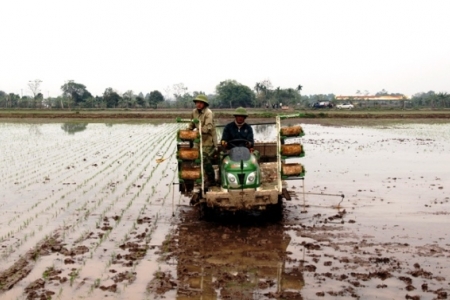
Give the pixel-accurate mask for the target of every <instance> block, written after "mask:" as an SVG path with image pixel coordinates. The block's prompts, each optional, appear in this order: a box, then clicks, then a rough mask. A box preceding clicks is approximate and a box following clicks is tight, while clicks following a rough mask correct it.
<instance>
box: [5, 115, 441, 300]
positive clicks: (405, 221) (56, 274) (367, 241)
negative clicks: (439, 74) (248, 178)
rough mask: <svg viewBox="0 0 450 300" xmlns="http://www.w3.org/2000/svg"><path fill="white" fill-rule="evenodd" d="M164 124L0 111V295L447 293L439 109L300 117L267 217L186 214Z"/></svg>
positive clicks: (266, 136)
mask: <svg viewBox="0 0 450 300" xmlns="http://www.w3.org/2000/svg"><path fill="white" fill-rule="evenodd" d="M176 128H177V125H174V124H162V125H124V124H115V125H113V126H111V125H110V126H105V125H104V124H85V125H83V126H81V125H78V126H69V125H66V124H41V125H36V124H35V125H27V124H7V123H4V124H0V139H1V141H2V143H1V146H0V154H1V156H0V160H1V165H0V173H1V175H2V176H1V177H2V180H1V182H0V186H1V192H0V245H1V248H0V251H1V255H2V256H1V259H2V260H1V264H0V282H1V284H0V288H1V291H0V298H2V299H3V298H4V299H16V298H17V299H25V298H27V297H32V296H36V297H38V296H41V295H47V296H51V297H52V298H59V299H75V298H91V299H97V298H100V297H102V298H103V297H108V298H112V299H157V298H161V299H162V298H165V299H336V298H342V299H344V298H352V297H353V298H360V299H405V298H406V299H446V298H447V297H448V293H449V292H450V285H449V281H450V267H449V266H450V237H449V233H448V232H449V230H448V227H449V223H450V219H449V214H450V204H449V200H450V198H449V197H450V195H449V193H448V189H449V188H450V186H449V183H450V172H448V162H450V154H449V153H450V124H403V125H387V124H383V125H379V126H371V127H361V126H351V127H343V126H321V125H318V124H305V125H304V130H305V132H306V135H305V136H304V137H303V138H302V139H301V141H302V143H303V144H304V147H305V151H306V156H305V157H304V158H301V159H299V162H301V163H302V164H304V166H305V168H306V171H307V173H306V177H305V180H304V181H289V182H287V185H288V190H289V191H290V192H291V194H292V196H293V200H292V201H286V202H285V204H284V211H283V219H282V220H281V221H273V220H272V219H270V218H268V216H266V215H262V214H257V213H254V214H239V215H230V214H222V215H218V216H216V218H215V220H214V221H210V222H206V221H204V220H200V219H199V218H198V214H197V211H196V210H195V209H194V208H192V207H190V206H188V199H186V198H184V197H182V196H181V195H179V194H178V193H177V192H175V193H172V183H173V182H176V176H175V175H176V174H175V172H176V161H175V159H174V157H173V156H174V155H173V154H174V151H175V141H174V139H173V138H171V133H172V132H173V131H174V130H176ZM255 132H256V139H258V140H271V139H273V138H274V136H275V133H274V131H273V129H272V128H271V127H269V126H260V127H258V128H255ZM5 140H8V141H10V143H9V144H5V143H4V142H3V141H5ZM161 159H163V161H162V162H161ZM157 161H158V162H157ZM303 190H304V191H305V193H303ZM341 195H343V196H344V197H342V196H341ZM172 200H173V201H174V202H172ZM174 204H175V205H174ZM14 276H16V277H18V278H19V279H17V280H14V281H12V280H11V279H10V278H12V277H14Z"/></svg>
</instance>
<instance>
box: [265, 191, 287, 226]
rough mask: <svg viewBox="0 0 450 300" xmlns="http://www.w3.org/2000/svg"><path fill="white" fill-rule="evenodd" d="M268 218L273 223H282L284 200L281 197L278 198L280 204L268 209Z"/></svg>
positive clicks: (272, 205) (270, 206) (269, 206)
mask: <svg viewBox="0 0 450 300" xmlns="http://www.w3.org/2000/svg"><path fill="white" fill-rule="evenodd" d="M266 212H267V217H268V218H269V220H271V221H280V220H281V219H282V218H283V200H282V197H281V196H278V202H277V203H276V204H271V205H268V206H267V208H266Z"/></svg>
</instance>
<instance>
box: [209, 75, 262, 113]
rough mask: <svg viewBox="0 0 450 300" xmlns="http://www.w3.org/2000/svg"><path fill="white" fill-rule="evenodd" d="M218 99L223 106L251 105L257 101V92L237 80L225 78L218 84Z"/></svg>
mask: <svg viewBox="0 0 450 300" xmlns="http://www.w3.org/2000/svg"><path fill="white" fill-rule="evenodd" d="M216 94H217V100H218V102H219V105H220V106H221V107H230V108H233V107H234V108H236V107H239V106H243V107H250V106H252V105H253V103H254V101H255V94H254V93H253V91H252V90H251V89H250V88H249V87H248V86H245V85H242V84H240V83H238V82H237V81H236V80H225V81H222V82H221V83H220V84H219V85H217V86H216Z"/></svg>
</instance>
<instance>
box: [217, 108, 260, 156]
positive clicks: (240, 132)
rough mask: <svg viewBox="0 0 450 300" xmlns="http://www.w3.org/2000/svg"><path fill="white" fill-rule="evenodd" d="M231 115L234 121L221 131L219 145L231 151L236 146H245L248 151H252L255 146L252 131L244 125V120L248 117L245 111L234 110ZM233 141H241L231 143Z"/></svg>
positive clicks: (248, 126)
mask: <svg viewBox="0 0 450 300" xmlns="http://www.w3.org/2000/svg"><path fill="white" fill-rule="evenodd" d="M233 115H234V121H233V122H231V123H228V124H227V125H226V126H225V128H224V129H223V134H222V140H221V145H222V146H223V147H224V148H225V149H231V148H233V147H238V146H245V147H247V148H249V149H253V147H254V145H255V140H254V138H253V129H252V127H251V126H250V125H248V124H247V123H245V119H246V118H247V117H248V114H247V110H246V109H245V108H243V107H239V108H236V110H235V111H234V114H233ZM233 140H241V141H235V142H233ZM230 141H231V143H230Z"/></svg>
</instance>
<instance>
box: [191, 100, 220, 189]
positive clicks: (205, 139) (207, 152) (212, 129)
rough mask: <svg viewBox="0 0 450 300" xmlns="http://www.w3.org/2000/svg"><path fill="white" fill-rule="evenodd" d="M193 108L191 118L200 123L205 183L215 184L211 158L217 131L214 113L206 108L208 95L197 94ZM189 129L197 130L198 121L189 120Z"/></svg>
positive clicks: (215, 144)
mask: <svg viewBox="0 0 450 300" xmlns="http://www.w3.org/2000/svg"><path fill="white" fill-rule="evenodd" d="M193 101H194V103H195V108H194V110H193V111H192V115H191V119H192V120H194V119H198V120H199V122H201V125H202V132H201V133H200V134H201V135H202V145H203V147H202V151H203V170H204V173H205V175H206V177H207V181H206V183H207V185H215V173H214V168H213V166H212V162H211V159H212V157H213V155H214V152H215V150H216V148H217V133H216V126H215V125H214V114H213V112H212V111H211V110H210V109H209V108H208V106H209V103H208V97H206V96H205V95H198V96H197V97H195V99H194V100H193ZM188 128H189V129H190V130H199V123H194V122H191V123H189V125H188Z"/></svg>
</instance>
